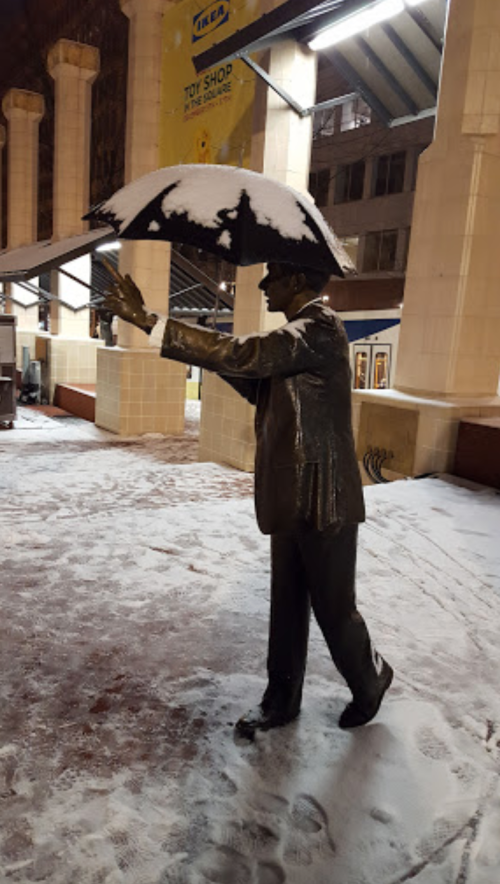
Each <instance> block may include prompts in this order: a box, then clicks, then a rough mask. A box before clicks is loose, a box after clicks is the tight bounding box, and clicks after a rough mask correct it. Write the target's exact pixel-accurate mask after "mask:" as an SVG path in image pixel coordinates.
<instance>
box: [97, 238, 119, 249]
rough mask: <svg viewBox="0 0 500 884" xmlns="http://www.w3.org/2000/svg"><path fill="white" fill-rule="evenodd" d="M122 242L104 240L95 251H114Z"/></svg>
mask: <svg viewBox="0 0 500 884" xmlns="http://www.w3.org/2000/svg"><path fill="white" fill-rule="evenodd" d="M121 247H122V244H121V242H118V240H116V242H115V241H113V242H106V243H104V245H102V246H97V248H96V252H116V251H118V249H121Z"/></svg>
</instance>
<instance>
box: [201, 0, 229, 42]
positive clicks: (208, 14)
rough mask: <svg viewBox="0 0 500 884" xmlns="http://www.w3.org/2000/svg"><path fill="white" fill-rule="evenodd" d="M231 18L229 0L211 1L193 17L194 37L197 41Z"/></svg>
mask: <svg viewBox="0 0 500 884" xmlns="http://www.w3.org/2000/svg"><path fill="white" fill-rule="evenodd" d="M228 18H229V0H216V2H214V3H211V4H210V6H207V7H206V9H203V10H202V12H198V13H197V15H195V17H194V18H193V39H192V42H193V43H196V41H197V40H201V38H202V37H205V36H206V35H207V34H210V32H211V31H215V30H216V28H218V27H219V26H220V25H223V24H224V22H225V21H227V20H228Z"/></svg>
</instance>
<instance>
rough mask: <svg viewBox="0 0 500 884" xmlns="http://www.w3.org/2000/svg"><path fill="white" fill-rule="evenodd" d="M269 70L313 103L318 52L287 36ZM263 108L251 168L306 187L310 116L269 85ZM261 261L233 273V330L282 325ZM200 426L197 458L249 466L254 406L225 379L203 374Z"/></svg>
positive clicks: (302, 100)
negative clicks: (264, 287)
mask: <svg viewBox="0 0 500 884" xmlns="http://www.w3.org/2000/svg"><path fill="white" fill-rule="evenodd" d="M269 74H270V75H271V77H272V78H273V79H274V80H275V81H276V82H278V83H279V84H280V85H281V86H282V87H283V88H284V89H285V90H286V91H287V92H288V93H289V94H290V95H292V96H293V97H294V98H295V99H296V101H298V102H299V104H301V105H302V106H303V107H310V106H311V105H312V104H314V97H315V93H316V55H315V54H314V53H313V52H311V51H310V50H309V49H307V48H305V47H303V46H300V45H299V44H297V43H295V42H292V41H289V42H284V43H280V44H277V45H276V46H275V47H273V48H272V49H271V52H270V60H269ZM266 88H267V87H266ZM266 99H267V101H266V102H265V103H264V108H263V113H259V91H257V96H256V105H257V108H256V113H255V114H254V134H253V138H252V156H251V163H252V168H253V169H254V170H256V171H259V172H264V174H266V175H269V176H270V177H271V178H276V179H277V180H278V181H281V182H283V183H284V184H289V185H290V186H291V187H294V188H295V189H296V190H300V191H302V192H306V193H307V191H308V183H309V163H310V155H311V141H312V117H304V118H301V117H299V116H298V115H297V114H296V113H295V111H293V110H292V109H291V108H290V107H289V105H287V104H286V103H285V102H284V101H283V99H281V98H280V97H279V96H278V95H277V94H276V93H275V92H274V91H272V90H271V89H267V95H266ZM264 273H265V266H264V265H262V266H255V267H242V268H239V269H238V272H237V276H236V299H235V310H234V331H235V334H249V333H251V332H258V331H268V330H270V329H272V328H276V327H278V326H279V325H282V324H283V323H284V322H285V321H286V320H285V317H284V315H283V314H281V313H280V314H275V313H267V312H266V309H265V302H264V298H263V295H262V292H261V291H260V290H259V289H258V288H257V284H258V282H259V280H260V279H261V278H262V276H263V275H264ZM202 390H203V394H202V417H201V428H200V453H199V456H200V460H214V461H218V462H223V463H229V464H231V465H232V466H235V467H238V468H240V469H243V470H249V471H250V470H252V469H253V462H254V447H255V444H254V433H253V411H254V409H253V408H252V407H251V406H250V405H249V404H248V403H247V402H246V401H245V400H244V399H242V398H241V397H240V396H238V395H237V394H236V393H235V392H234V391H233V390H232V389H231V388H230V387H229V386H228V385H227V384H225V383H224V381H222V380H220V378H218V377H216V376H215V375H211V374H209V373H205V375H204V380H203V388H202Z"/></svg>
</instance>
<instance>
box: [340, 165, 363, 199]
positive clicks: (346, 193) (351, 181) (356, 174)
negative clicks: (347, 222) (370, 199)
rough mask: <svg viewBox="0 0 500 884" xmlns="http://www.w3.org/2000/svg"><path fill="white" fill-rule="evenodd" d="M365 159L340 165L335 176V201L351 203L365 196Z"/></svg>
mask: <svg viewBox="0 0 500 884" xmlns="http://www.w3.org/2000/svg"><path fill="white" fill-rule="evenodd" d="M364 182H365V161H364V160H359V161H358V162H357V163H349V165H347V166H339V167H338V169H337V174H336V177H335V202H336V203H350V202H352V201H353V200H360V199H362V198H363V187H364Z"/></svg>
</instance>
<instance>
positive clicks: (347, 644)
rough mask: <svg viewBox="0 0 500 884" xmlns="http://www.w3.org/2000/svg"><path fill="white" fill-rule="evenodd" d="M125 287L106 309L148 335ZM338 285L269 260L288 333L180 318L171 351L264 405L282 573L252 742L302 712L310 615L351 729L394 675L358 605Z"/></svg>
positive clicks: (259, 419)
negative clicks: (337, 676)
mask: <svg viewBox="0 0 500 884" xmlns="http://www.w3.org/2000/svg"><path fill="white" fill-rule="evenodd" d="M116 279H117V283H116V285H115V286H114V288H113V291H112V293H111V294H110V295H109V296H108V298H107V301H106V306H107V307H109V309H111V310H113V312H114V313H116V314H117V315H118V316H121V317H122V319H125V320H127V321H129V322H133V323H134V324H135V325H137V326H138V327H139V328H142V329H143V330H144V331H145V332H146V333H148V334H149V333H150V332H151V330H152V328H153V327H154V326H155V324H156V321H157V317H156V316H155V315H154V314H151V313H148V312H147V310H146V308H145V306H144V302H143V299H142V296H141V293H140V291H139V290H138V289H137V287H136V286H135V284H134V283H133V281H132V280H131V279H130V277H125V278H123V277H120V276H118V275H117V276H116ZM327 281H328V275H327V274H325V273H323V272H318V271H315V270H311V269H308V268H305V267H302V268H300V267H294V266H292V265H288V264H273V263H270V264H269V265H268V273H267V275H266V276H265V277H264V279H263V280H262V281H261V283H260V288H261V289H262V290H263V292H264V295H265V297H266V299H267V304H268V310H269V311H272V312H281V311H282V312H283V313H284V314H285V316H286V318H287V323H286V324H285V325H283V326H282V327H281V328H279V329H277V330H276V331H272V332H268V333H266V334H254V335H247V336H245V337H244V338H238V337H235V336H233V335H228V334H221V333H219V332H217V331H209V330H206V329H202V328H199V327H195V326H190V325H186V324H185V323H182V322H178V321H176V320H172V319H171V320H168V321H167V324H166V328H165V333H164V337H163V343H162V346H161V355H162V356H164V357H166V358H168V359H175V360H178V361H180V362H185V363H187V364H190V365H198V366H200V367H202V368H205V369H208V370H210V371H215V372H217V374H218V375H220V377H222V378H223V379H224V380H225V381H227V383H228V384H230V385H231V386H232V387H234V389H235V390H237V391H238V393H240V394H241V395H242V396H244V397H245V398H246V399H247V400H248V401H249V402H251V403H252V404H254V405H255V407H256V414H255V433H256V442H257V448H256V460H255V507H256V514H257V521H258V524H259V527H260V530H261V531H262V532H263V533H264V534H270V535H271V574H272V576H271V616H270V629H269V650H268V660H267V668H268V685H267V688H266V690H265V692H264V696H263V698H262V700H261V703H260V705H259V706H258V707H257V708H256V709H255V710H252V711H251V712H249V713H247V714H246V715H244V716H243V717H242V718H240V719H239V721H238V722H237V724H236V729H237V731H238V732H239V733H240V734H242V735H245V736H247V737H250V738H251V737H252V736H253V734H254V732H255V730H258V729H260V730H268V729H269V728H273V727H277V726H280V725H285V724H287V723H288V722H290V721H292V720H293V719H294V718H296V717H297V716H298V714H299V711H300V705H301V699H302V686H303V681H304V674H305V668H306V657H307V644H308V634H309V621H310V612H311V608H312V610H313V612H314V615H315V617H316V620H317V621H318V624H319V626H320V628H321V631H322V633H323V636H324V638H325V641H326V643H327V645H328V649H329V651H330V654H331V656H332V659H333V662H334V664H335V665H336V667H337V669H338V670H339V672H340V673H341V674H342V676H343V677H344V678H345V680H346V682H347V684H348V686H349V688H350V689H351V691H352V695H353V699H352V701H351V702H350V703H349V704H348V705H347V706H346V708H345V709H344V711H343V712H342V714H341V716H340V720H339V725H340V727H342V728H352V727H358V726H359V725H363V724H366V723H367V722H368V721H371V719H372V718H373V717H374V716H375V715H376V714H377V712H378V709H379V707H380V704H381V702H382V699H383V696H384V694H385V692H386V690H387V688H388V687H389V685H390V683H391V681H392V677H393V671H392V669H391V667H390V666H389V664H388V663H387V662H386V661H385V660H383V658H382V657H381V656H380V655H379V654H378V653H377V651H376V650H375V649H374V647H373V645H372V643H371V641H370V637H369V634H368V630H367V627H366V624H365V622H364V620H363V618H362V616H361V614H360V613H359V611H358V610H357V607H356V595H355V569H356V548H357V533H358V524H359V523H360V522H363V521H364V518H365V511H364V502H363V492H362V487H361V479H360V474H359V468H358V464H357V460H356V455H355V450H354V441H353V435H352V426H351V380H350V367H349V352H348V344H347V338H346V334H345V331H344V328H343V325H342V322H341V321H340V319H339V318H338V317H337V315H336V314H335V312H334V311H333V310H331V309H330V308H329V307H327V306H325V304H324V303H323V300H322V297H321V292H322V290H323V288H324V286H325V285H326V283H327Z"/></svg>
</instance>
